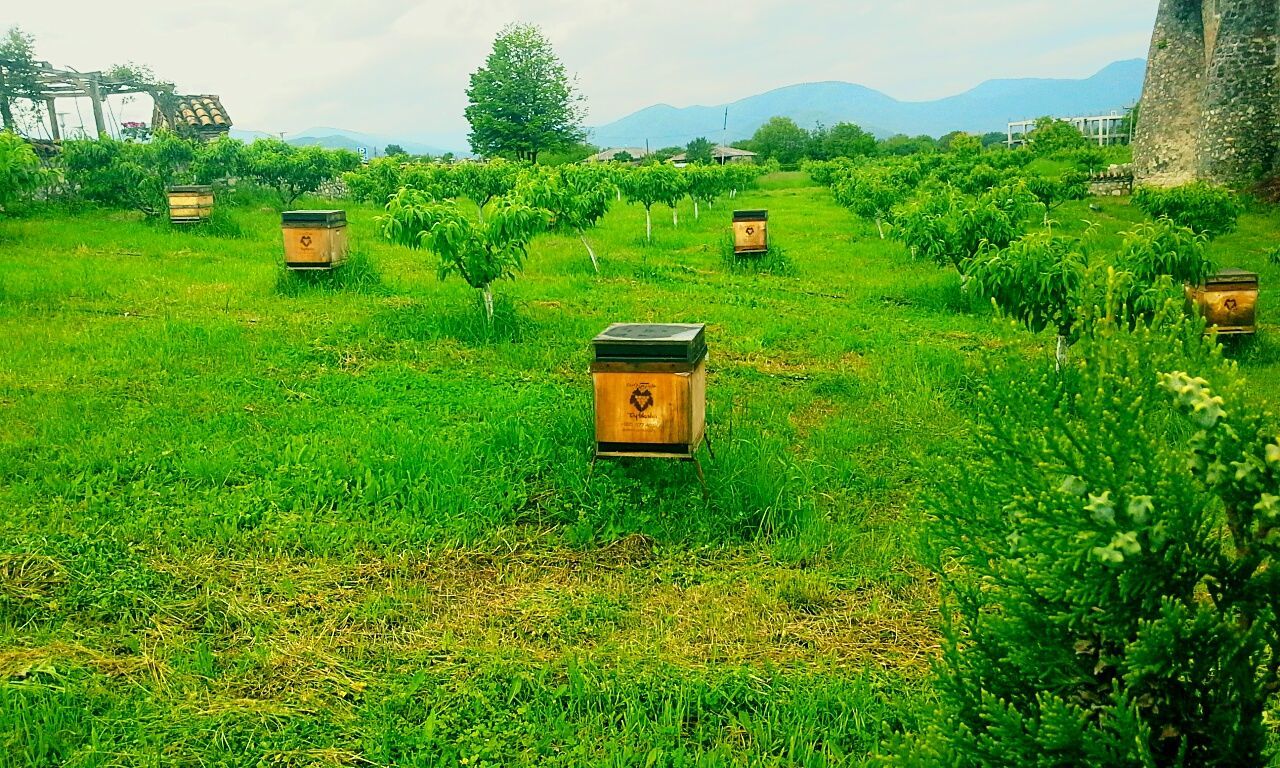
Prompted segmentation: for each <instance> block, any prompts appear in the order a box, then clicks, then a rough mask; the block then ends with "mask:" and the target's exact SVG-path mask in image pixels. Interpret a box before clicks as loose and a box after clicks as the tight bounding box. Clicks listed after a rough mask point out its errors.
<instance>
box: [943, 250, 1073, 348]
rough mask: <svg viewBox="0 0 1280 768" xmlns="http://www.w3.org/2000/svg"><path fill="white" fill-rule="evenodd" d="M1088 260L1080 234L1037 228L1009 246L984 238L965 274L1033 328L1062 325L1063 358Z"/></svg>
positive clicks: (1002, 307)
mask: <svg viewBox="0 0 1280 768" xmlns="http://www.w3.org/2000/svg"><path fill="white" fill-rule="evenodd" d="M1087 265H1088V259H1087V258H1086V256H1085V253H1084V248H1083V246H1082V245H1081V242H1080V241H1079V240H1077V239H1073V238H1063V237H1054V236H1052V235H1050V234H1047V233H1037V234H1032V235H1027V236H1025V237H1022V238H1020V239H1018V240H1015V241H1014V242H1012V243H1010V244H1009V245H1008V246H1007V247H1004V248H998V247H994V246H992V245H991V244H990V243H987V244H984V245H983V246H982V247H981V248H980V250H979V251H978V253H977V255H976V256H975V257H974V258H973V260H972V261H971V262H970V263H969V265H968V267H967V269H966V273H965V274H966V275H967V276H968V277H969V279H970V282H969V285H971V286H973V287H974V288H975V289H976V291H977V293H978V295H980V296H983V297H985V298H988V299H990V300H991V301H992V302H993V303H994V304H995V305H996V306H997V307H999V308H1000V310H1001V311H1003V312H1004V313H1006V314H1008V315H1009V316H1010V317H1012V318H1014V319H1015V320H1017V321H1018V322H1020V323H1022V324H1023V325H1025V326H1026V327H1027V328H1028V329H1029V330H1031V331H1032V332H1033V333H1039V332H1040V331H1043V330H1044V329H1046V328H1052V329H1053V330H1054V331H1056V332H1057V334H1058V348H1057V358H1058V362H1059V364H1061V363H1062V362H1064V361H1065V359H1066V348H1067V344H1068V343H1069V342H1070V339H1071V335H1072V331H1073V330H1074V328H1075V325H1076V319H1077V309H1078V307H1079V306H1080V300H1081V297H1082V286H1083V284H1084V278H1085V269H1086V267H1087Z"/></svg>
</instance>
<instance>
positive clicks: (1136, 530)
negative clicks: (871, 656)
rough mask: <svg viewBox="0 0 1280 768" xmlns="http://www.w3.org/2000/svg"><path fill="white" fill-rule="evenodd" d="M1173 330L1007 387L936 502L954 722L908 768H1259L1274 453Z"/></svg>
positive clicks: (1092, 351)
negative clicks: (1194, 374) (1255, 767)
mask: <svg viewBox="0 0 1280 768" xmlns="http://www.w3.org/2000/svg"><path fill="white" fill-rule="evenodd" d="M1177 315H1178V312H1176V311H1171V314H1170V317H1169V319H1168V320H1167V323H1166V325H1165V330H1164V331H1157V330H1152V328H1151V326H1148V325H1145V324H1140V325H1139V326H1138V327H1137V328H1136V329H1135V330H1132V331H1130V330H1127V329H1126V328H1125V327H1124V326H1122V325H1119V324H1114V323H1109V322H1103V323H1101V324H1100V325H1098V326H1097V327H1096V329H1095V330H1094V332H1092V333H1090V334H1088V335H1087V336H1086V338H1085V339H1084V340H1083V341H1082V342H1081V344H1080V346H1079V348H1078V349H1079V355H1078V358H1077V359H1078V360H1079V363H1078V364H1076V365H1073V366H1070V367H1068V368H1067V369H1065V370H1064V371H1062V372H1056V371H1054V370H1052V369H1049V368H1047V366H1043V365H1040V366H1036V365H1035V364H1034V363H1029V362H1028V361H1026V360H1024V359H1018V358H1013V359H1011V361H1010V362H1009V363H1007V364H1006V366H1005V367H1004V368H1003V369H1002V370H1001V371H999V372H998V373H997V374H996V375H995V376H994V377H993V383H992V385H991V386H990V387H989V388H988V389H987V390H986V391H985V393H984V395H983V398H982V403H981V407H980V408H978V409H976V412H977V413H978V414H980V428H979V430H978V433H977V434H978V437H977V449H978V450H977V453H976V455H975V456H974V457H973V458H972V459H970V460H966V461H963V462H951V465H952V466H955V467H956V469H955V470H954V471H948V472H946V473H945V474H946V476H945V479H944V480H943V482H941V483H940V485H939V491H938V493H937V495H936V498H935V499H934V501H933V503H932V505H931V506H932V513H933V520H932V523H931V527H930V540H931V543H932V545H933V546H932V549H933V554H934V559H935V562H934V567H936V568H937V572H938V575H939V578H940V580H941V581H942V583H943V584H944V605H945V611H946V617H947V623H946V636H945V641H944V653H943V657H942V660H941V661H940V663H939V665H938V668H937V678H938V679H937V690H938V695H939V706H938V709H937V711H936V713H935V715H934V717H933V719H932V723H931V724H930V725H929V726H927V727H926V728H925V729H923V732H922V733H921V734H920V735H918V736H917V737H916V738H915V739H914V740H912V741H911V742H909V743H907V744H903V745H901V749H900V750H899V751H900V755H901V756H900V758H899V760H898V763H899V764H902V765H930V766H934V765H947V766H954V765H964V766H1010V765H1017V766H1025V767H1031V766H1063V765H1081V766H1084V765H1106V766H1134V768H1137V767H1138V766H1157V767H1161V766H1191V765H1196V766H1227V765H1230V766H1244V765H1263V764H1265V763H1266V759H1265V756H1264V751H1265V744H1266V740H1267V729H1266V727H1265V726H1264V723H1263V712H1264V710H1265V709H1266V707H1267V705H1268V703H1269V702H1270V700H1271V698H1272V693H1271V692H1272V691H1274V690H1275V689H1276V688H1277V684H1278V683H1280V679H1278V676H1277V668H1278V667H1280V657H1278V656H1277V654H1280V632H1278V626H1277V610H1278V609H1277V602H1278V601H1277V597H1276V596H1277V595H1278V594H1280V589H1278V588H1280V583H1278V582H1280V569H1278V568H1277V567H1276V565H1277V564H1275V563H1273V562H1272V560H1273V559H1274V556H1275V554H1276V552H1277V549H1278V548H1280V540H1277V537H1275V536H1273V535H1272V533H1273V531H1274V530H1275V526H1276V524H1277V521H1280V445H1277V444H1276V439H1275V437H1274V435H1275V431H1274V427H1273V425H1272V424H1270V419H1269V417H1268V416H1267V415H1266V414H1264V413H1262V412H1261V411H1260V410H1259V409H1258V408H1257V406H1256V404H1254V403H1252V402H1250V401H1249V400H1248V399H1247V397H1246V395H1245V391H1244V390H1245V386H1244V384H1243V382H1242V381H1241V379H1240V377H1239V375H1238V374H1237V372H1236V370H1235V368H1234V366H1233V365H1232V364H1230V363H1228V362H1226V361H1224V360H1223V359H1222V357H1221V355H1220V352H1219V350H1218V349H1217V348H1216V347H1215V346H1214V345H1213V344H1212V343H1211V342H1209V341H1206V340H1204V339H1203V338H1202V335H1201V333H1200V328H1199V327H1198V326H1197V325H1196V324H1195V323H1192V322H1190V321H1186V320H1181V319H1174V318H1176V317H1177ZM1170 326H1171V329H1170ZM1188 370H1189V371H1195V372H1197V373H1198V374H1200V375H1201V376H1203V377H1204V378H1195V377H1192V376H1189V375H1188V374H1186V373H1181V371H1188ZM1179 413H1181V414H1182V415H1179Z"/></svg>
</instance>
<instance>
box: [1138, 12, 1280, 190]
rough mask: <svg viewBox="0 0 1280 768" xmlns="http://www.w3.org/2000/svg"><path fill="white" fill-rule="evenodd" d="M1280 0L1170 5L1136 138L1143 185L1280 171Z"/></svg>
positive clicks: (1160, 24) (1155, 44) (1234, 179)
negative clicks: (1278, 146) (1279, 166)
mask: <svg viewBox="0 0 1280 768" xmlns="http://www.w3.org/2000/svg"><path fill="white" fill-rule="evenodd" d="M1278 36H1280V0H1161V2H1160V12H1159V16H1158V17H1157V18H1156V27H1155V34H1154V35H1153V37H1152V40H1151V56H1150V59H1149V61H1148V64H1147V82H1146V87H1145V88H1144V90H1143V95H1142V111H1141V113H1140V116H1139V119H1138V127H1137V132H1136V135H1135V137H1134V172H1135V176H1136V177H1137V180H1138V181H1139V182H1140V183H1146V184H1155V185H1174V184H1181V183H1184V182H1187V181H1191V180H1193V179H1207V180H1210V181H1215V182H1219V183H1227V184H1244V183H1248V182H1251V181H1254V180H1256V179H1257V178H1258V177H1260V176H1262V175H1264V174H1268V173H1271V172H1274V171H1276V170H1277V169H1278V167H1277V162H1278V161H1280V151H1278V149H1277V142H1280V90H1278V86H1280V47H1278V46H1277V38H1278Z"/></svg>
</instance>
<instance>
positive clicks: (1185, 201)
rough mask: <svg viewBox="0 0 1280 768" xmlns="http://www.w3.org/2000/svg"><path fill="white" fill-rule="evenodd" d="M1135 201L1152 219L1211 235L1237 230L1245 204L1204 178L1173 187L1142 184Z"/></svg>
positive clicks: (1209, 236)
mask: <svg viewBox="0 0 1280 768" xmlns="http://www.w3.org/2000/svg"><path fill="white" fill-rule="evenodd" d="M1133 205H1134V207H1135V208H1137V209H1138V210H1140V211H1142V212H1143V213H1145V214H1147V215H1148V216H1150V217H1151V218H1153V219H1161V218H1165V219H1169V220H1171V221H1173V222H1174V223H1175V224H1177V225H1179V226H1183V227H1187V228H1188V229H1191V230H1193V231H1195V232H1196V233H1198V234H1202V235H1205V236H1206V237H1208V238H1209V239H1211V240H1212V239H1213V238H1216V237H1218V236H1219V235H1225V234H1228V233H1230V232H1234V231H1235V229H1236V222H1237V221H1238V220H1239V218H1240V214H1241V213H1243V212H1244V206H1243V205H1242V204H1241V202H1240V197H1239V196H1238V195H1236V193H1235V192H1232V191H1231V190H1230V189H1227V188H1226V187H1219V186H1215V185H1213V184H1209V183H1207V182H1203V181H1196V182H1192V183H1191V184H1184V185H1182V186H1181V187H1173V188H1170V189H1156V188H1153V187H1141V188H1139V189H1138V191H1136V192H1134V193H1133Z"/></svg>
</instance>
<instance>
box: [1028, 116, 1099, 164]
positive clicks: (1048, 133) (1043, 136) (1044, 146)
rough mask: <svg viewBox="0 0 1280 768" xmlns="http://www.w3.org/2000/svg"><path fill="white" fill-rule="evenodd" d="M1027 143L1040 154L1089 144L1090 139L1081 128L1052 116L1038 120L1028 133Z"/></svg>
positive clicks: (1078, 147) (1082, 147)
mask: <svg viewBox="0 0 1280 768" xmlns="http://www.w3.org/2000/svg"><path fill="white" fill-rule="evenodd" d="M1027 143H1028V145H1029V146H1030V147H1031V151H1032V152H1033V153H1035V154H1036V155H1040V156H1044V155H1051V154H1054V153H1055V152H1062V151H1066V150H1073V149H1084V148H1085V147H1087V146H1089V140H1088V139H1086V138H1085V136H1084V134H1083V133H1081V132H1080V129H1078V128H1076V127H1075V126H1074V125H1072V124H1071V123H1068V122H1067V121H1065V120H1055V119H1054V118H1052V117H1042V118H1040V119H1038V120H1036V127H1035V128H1034V129H1032V130H1031V132H1030V133H1028V134H1027Z"/></svg>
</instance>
